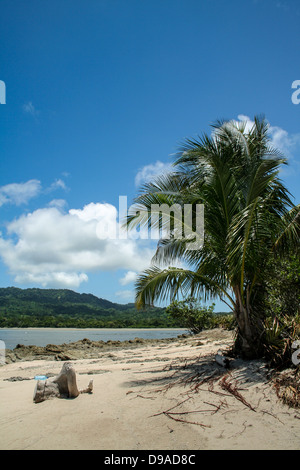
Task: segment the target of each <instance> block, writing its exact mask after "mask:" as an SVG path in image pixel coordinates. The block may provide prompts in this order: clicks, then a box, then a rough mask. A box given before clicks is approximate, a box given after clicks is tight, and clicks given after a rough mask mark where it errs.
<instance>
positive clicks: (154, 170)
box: [135, 160, 172, 186]
mask: <svg viewBox="0 0 300 470" xmlns="http://www.w3.org/2000/svg"><path fill="white" fill-rule="evenodd" d="M171 171H172V164H171V163H163V162H160V161H159V160H158V161H157V162H156V163H153V164H150V165H146V166H144V167H143V168H141V169H140V170H139V171H138V172H137V174H136V177H135V185H136V186H140V185H141V184H143V183H148V182H149V181H152V180H153V179H154V178H156V177H157V176H160V175H163V174H166V173H170V172H171Z"/></svg>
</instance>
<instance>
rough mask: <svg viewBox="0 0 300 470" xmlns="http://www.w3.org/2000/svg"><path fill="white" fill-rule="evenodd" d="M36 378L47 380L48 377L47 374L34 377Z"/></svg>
mask: <svg viewBox="0 0 300 470" xmlns="http://www.w3.org/2000/svg"><path fill="white" fill-rule="evenodd" d="M34 379H35V380H46V379H48V377H47V376H46V375H36V376H35V377H34Z"/></svg>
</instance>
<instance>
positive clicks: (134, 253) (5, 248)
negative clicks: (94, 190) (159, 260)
mask: <svg viewBox="0 0 300 470" xmlns="http://www.w3.org/2000/svg"><path fill="white" fill-rule="evenodd" d="M116 216H117V210H116V208H115V207H114V206H112V205H110V204H100V203H91V204H88V205H86V206H84V208H83V209H71V210H69V211H68V212H67V213H62V212H61V211H60V210H59V209H58V208H57V207H47V208H43V209H38V210H36V211H34V212H32V213H29V214H26V215H22V216H21V217H19V218H17V219H15V220H13V221H12V222H10V223H8V224H7V236H6V237H5V238H4V236H1V237H0V256H1V258H2V260H3V262H4V263H5V265H6V266H7V267H8V268H9V271H10V273H11V274H12V275H13V276H14V279H15V281H16V282H18V283H22V284H26V283H34V284H41V285H42V286H44V287H48V286H51V287H53V286H62V287H63V286H67V287H78V286H79V285H80V284H81V283H82V282H86V281H87V280H88V273H91V272H97V271H111V270H117V269H125V270H127V271H132V272H138V271H141V270H143V269H145V268H146V267H148V266H149V264H150V260H151V257H152V255H153V250H152V249H151V248H149V246H148V245H146V246H145V244H143V242H142V241H141V240H134V239H130V238H128V239H119V238H118V237H117V238H114V234H115V232H111V233H110V228H111V227H112V221H113V220H114V221H116ZM104 234H105V235H106V236H104ZM101 235H102V236H101ZM125 278H126V276H125ZM125 278H124V280H125ZM128 279H129V278H128V277H127V280H128Z"/></svg>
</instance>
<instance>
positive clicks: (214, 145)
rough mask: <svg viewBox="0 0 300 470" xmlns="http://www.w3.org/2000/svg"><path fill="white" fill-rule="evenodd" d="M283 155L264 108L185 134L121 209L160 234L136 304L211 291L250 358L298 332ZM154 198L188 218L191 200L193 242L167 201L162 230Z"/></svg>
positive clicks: (296, 226)
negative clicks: (196, 231)
mask: <svg viewBox="0 0 300 470" xmlns="http://www.w3.org/2000/svg"><path fill="white" fill-rule="evenodd" d="M286 164H287V159H286V158H285V157H284V155H282V154H281V153H280V152H279V150H278V149H276V148H273V147H272V146H271V144H270V138H269V134H268V123H267V121H266V120H265V119H264V118H263V117H255V119H254V124H253V126H252V127H251V128H250V129H249V127H247V123H246V122H241V123H237V122H235V121H230V122H227V121H219V122H217V123H216V124H215V125H213V126H212V133H211V135H208V134H203V135H202V136H200V137H199V138H198V139H187V140H186V141H185V142H184V143H183V145H182V147H181V149H180V150H179V153H178V155H177V157H176V159H175V161H174V171H173V172H171V173H169V174H166V175H161V176H160V177H158V178H156V179H155V180H153V181H151V182H149V183H147V184H144V186H143V187H142V188H141V190H140V193H139V194H138V195H137V197H136V198H135V200H134V204H135V207H136V212H134V213H133V214H131V215H129V216H128V218H127V226H128V227H129V228H135V227H137V226H139V227H142V228H145V229H149V228H150V229H152V228H155V229H159V230H161V234H162V238H161V239H160V241H159V242H158V245H157V251H156V254H155V256H154V258H153V265H152V266H151V267H150V268H149V269H147V270H146V271H145V272H143V273H142V274H141V275H140V276H139V278H138V280H137V282H136V305H137V306H138V307H140V308H144V307H145V306H147V305H153V304H154V302H155V301H157V300H166V299H167V298H168V299H170V301H171V302H172V301H175V300H176V299H177V298H178V296H179V295H180V296H181V297H182V298H183V299H186V298H188V297H190V296H192V297H195V298H199V297H203V298H204V300H205V301H207V300H209V299H212V300H214V299H216V298H219V299H221V300H222V301H224V302H225V303H226V305H227V306H229V307H230V308H231V310H232V313H233V315H234V318H235V321H236V331H237V335H236V341H235V350H236V352H237V353H239V354H241V355H242V356H243V357H247V358H254V357H262V356H264V355H265V354H266V351H268V352H269V353H271V354H274V353H275V351H276V354H279V355H281V353H282V348H283V350H284V349H286V348H287V349H288V348H290V346H291V344H292V341H293V339H295V338H297V337H298V333H299V263H298V265H297V260H299V233H300V214H299V212H300V205H294V204H293V202H292V197H291V195H290V193H289V191H288V190H287V188H286V187H285V186H284V184H283V182H282V181H281V179H280V178H279V175H280V170H281V168H282V167H283V166H284V165H286ZM163 204H165V205H166V204H167V205H168V206H169V207H173V208H175V207H176V208H178V207H180V208H181V209H182V212H181V214H183V213H184V208H185V206H186V205H189V206H190V207H192V218H191V220H192V225H193V227H196V225H197V214H198V212H197V208H198V206H199V205H203V206H204V210H205V217H204V242H203V245H202V246H199V248H197V249H191V248H190V246H191V237H190V234H191V231H189V233H188V235H187V234H186V233H185V231H184V220H183V218H181V226H180V225H179V226H180V227H182V228H181V233H180V228H179V229H178V222H180V220H179V221H178V220H177V219H176V217H178V211H177V212H176V211H175V210H173V212H171V213H170V219H171V223H170V221H168V223H170V230H169V232H168V233H167V235H165V234H164V229H165V228H166V225H164V224H166V222H165V220H164V218H163V217H162V211H161V207H162V205H163ZM292 256H295V259H294V261H293V258H292ZM178 262H179V263H178ZM293 263H294V265H293ZM178 265H179V266H180V267H177V266H178ZM182 266H184V268H183V267H182ZM293 266H294V267H293ZM284 269H288V270H289V272H291V271H290V270H293V269H294V274H293V276H294V277H293V279H290V280H289V281H288V283H290V282H292V283H294V287H295V286H298V287H297V288H298V291H296V293H294V292H292V293H289V291H288V284H285V281H284V279H283V278H284V275H282V272H283V271H284ZM282 270H283V271H282ZM276 282H278V284H276ZM282 294H283V296H282ZM288 301H291V302H290V304H288ZM297 301H298V304H297ZM289 305H291V306H289ZM286 337H288V340H287V341H285V339H284V338H286ZM290 353H291V350H290V349H289V353H288V354H289V357H291V354H290Z"/></svg>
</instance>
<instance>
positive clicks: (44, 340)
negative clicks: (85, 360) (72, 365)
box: [0, 328, 187, 349]
mask: <svg viewBox="0 0 300 470" xmlns="http://www.w3.org/2000/svg"><path fill="white" fill-rule="evenodd" d="M184 333H187V330H185V329H180V328H94V329H73V328H24V329H23V328H0V340H2V341H4V343H5V348H7V349H14V348H15V347H16V346H17V344H24V345H26V346H29V345H35V346H46V345H47V344H63V343H72V342H73V341H78V340H81V339H84V338H88V339H90V340H92V341H109V340H112V341H128V340H130V339H134V338H143V339H163V338H176V337H177V336H178V335H181V334H184Z"/></svg>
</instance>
